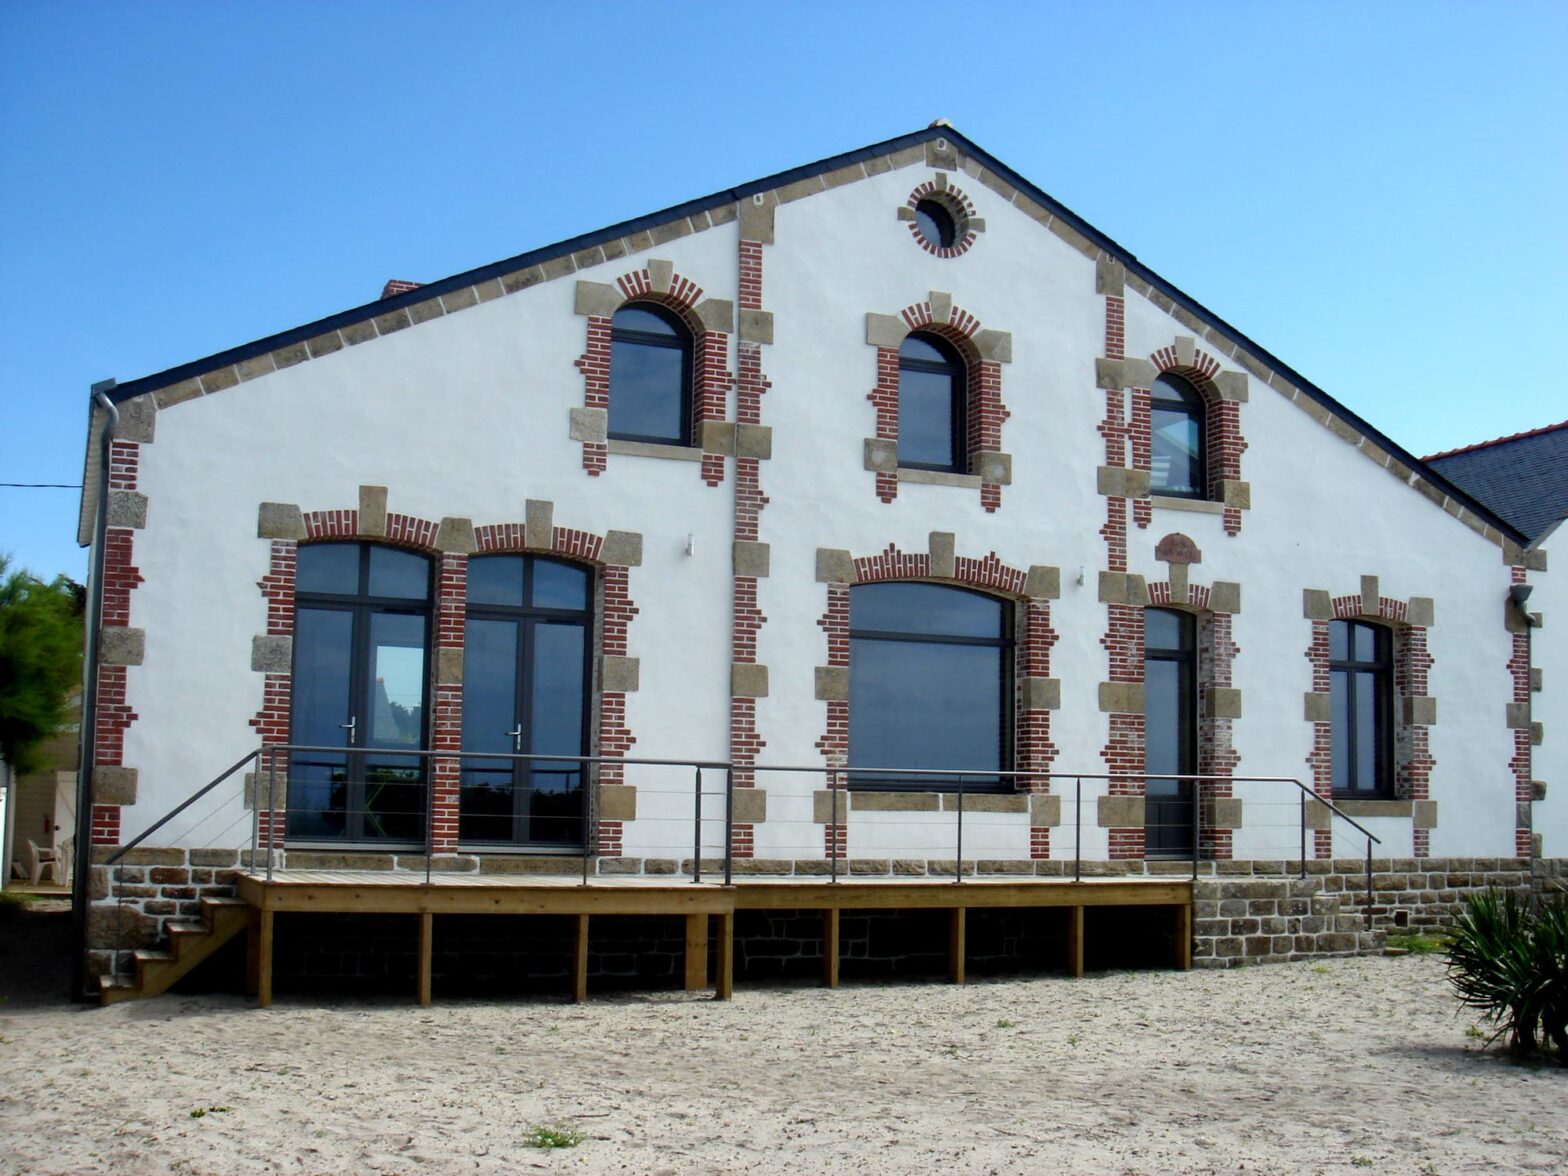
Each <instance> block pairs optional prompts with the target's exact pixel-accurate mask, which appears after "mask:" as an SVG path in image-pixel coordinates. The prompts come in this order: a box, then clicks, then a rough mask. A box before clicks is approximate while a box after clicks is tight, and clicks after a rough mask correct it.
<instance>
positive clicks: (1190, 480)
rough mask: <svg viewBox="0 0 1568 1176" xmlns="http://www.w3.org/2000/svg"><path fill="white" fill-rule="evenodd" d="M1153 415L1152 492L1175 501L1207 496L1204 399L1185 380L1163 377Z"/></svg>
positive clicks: (1155, 390) (1154, 393) (1152, 406)
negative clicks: (1181, 498) (1173, 498)
mask: <svg viewBox="0 0 1568 1176" xmlns="http://www.w3.org/2000/svg"><path fill="white" fill-rule="evenodd" d="M1149 412H1150V422H1149V423H1150V427H1151V429H1152V432H1153V436H1152V439H1151V447H1150V457H1149V481H1150V489H1151V490H1152V491H1153V493H1155V494H1165V495H1170V496H1173V497H1184V498H1201V497H1204V496H1206V495H1207V493H1208V477H1207V473H1206V471H1205V468H1204V462H1205V454H1204V404H1203V397H1202V396H1201V395H1200V394H1199V392H1198V391H1197V389H1195V388H1194V387H1193V386H1192V385H1191V384H1189V383H1187V382H1186V381H1185V380H1182V379H1179V378H1178V377H1176V376H1172V375H1163V376H1161V377H1160V378H1159V379H1157V380H1156V381H1155V382H1154V388H1153V390H1152V392H1151V394H1150V401H1149Z"/></svg>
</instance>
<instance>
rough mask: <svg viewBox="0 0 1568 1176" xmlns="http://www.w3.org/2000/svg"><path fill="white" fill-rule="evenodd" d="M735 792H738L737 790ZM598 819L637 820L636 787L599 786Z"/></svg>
mask: <svg viewBox="0 0 1568 1176" xmlns="http://www.w3.org/2000/svg"><path fill="white" fill-rule="evenodd" d="M736 791H739V789H737V790H736ZM599 819H600V820H601V821H635V820H636V819H637V786H636V785H635V784H600V785H599Z"/></svg>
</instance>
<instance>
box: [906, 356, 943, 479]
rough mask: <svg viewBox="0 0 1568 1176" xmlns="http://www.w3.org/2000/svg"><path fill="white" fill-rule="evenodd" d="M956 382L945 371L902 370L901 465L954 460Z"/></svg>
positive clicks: (941, 464)
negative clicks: (954, 386)
mask: <svg viewBox="0 0 1568 1176" xmlns="http://www.w3.org/2000/svg"><path fill="white" fill-rule="evenodd" d="M953 384H954V379H953V377H952V376H951V375H950V374H947V373H943V372H917V371H908V370H905V371H900V372H899V373H898V460H899V464H900V465H940V466H951V465H953V464H954V460H953V457H954V445H953V392H954V389H953Z"/></svg>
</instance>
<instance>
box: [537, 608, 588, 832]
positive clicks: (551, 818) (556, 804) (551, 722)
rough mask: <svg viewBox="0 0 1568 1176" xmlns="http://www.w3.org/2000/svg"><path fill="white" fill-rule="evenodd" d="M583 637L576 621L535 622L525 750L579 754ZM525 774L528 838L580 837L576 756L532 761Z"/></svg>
mask: <svg viewBox="0 0 1568 1176" xmlns="http://www.w3.org/2000/svg"><path fill="white" fill-rule="evenodd" d="M584 639H585V632H584V629H583V626H581V625H552V624H539V625H535V626H534V629H533V640H534V666H533V670H534V673H533V689H532V691H531V692H530V698H529V707H530V711H531V714H530V717H529V733H530V748H529V749H530V750H531V751H533V752H534V753H536V754H541V755H546V754H568V755H581V754H582V752H583V685H584V683H583V652H584V649H583V646H584ZM530 772H531V781H532V796H531V797H530V802H531V810H530V821H529V837H530V838H531V839H533V840H535V841H555V842H561V841H568V842H570V841H579V840H581V838H582V778H583V775H582V773H583V765H582V764H581V763H579V762H577V761H575V760H560V761H549V760H545V761H535V762H534V763H533V764H531V765H530Z"/></svg>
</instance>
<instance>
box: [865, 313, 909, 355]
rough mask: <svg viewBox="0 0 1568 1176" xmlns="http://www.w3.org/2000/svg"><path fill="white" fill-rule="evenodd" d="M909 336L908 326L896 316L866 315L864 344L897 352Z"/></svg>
mask: <svg viewBox="0 0 1568 1176" xmlns="http://www.w3.org/2000/svg"><path fill="white" fill-rule="evenodd" d="M908 334H909V324H908V323H906V322H905V321H904V320H903V319H902V318H900V317H899V316H898V315H896V314H867V315H866V342H867V343H869V344H871V346H873V347H888V348H891V349H893V350H894V351H897V350H898V349H899V347H900V346H902V345H903V342H904V338H905V337H906V336H907V335H908Z"/></svg>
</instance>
